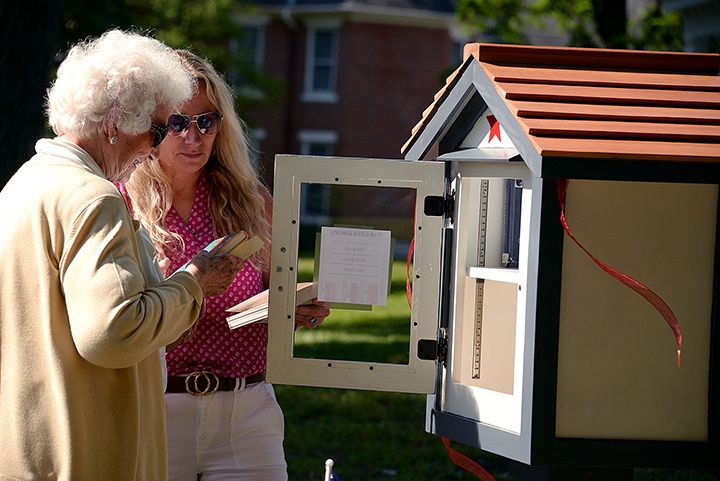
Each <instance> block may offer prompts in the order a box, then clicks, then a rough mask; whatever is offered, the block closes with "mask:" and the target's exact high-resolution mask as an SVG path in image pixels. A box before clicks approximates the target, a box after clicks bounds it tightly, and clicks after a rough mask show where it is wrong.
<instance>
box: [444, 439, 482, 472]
mask: <svg viewBox="0 0 720 481" xmlns="http://www.w3.org/2000/svg"><path fill="white" fill-rule="evenodd" d="M440 439H442V442H443V444H444V445H445V449H447V452H448V454H449V455H450V459H451V460H452V462H453V463H455V464H457V465H458V466H460V467H461V468H463V469H464V470H465V471H469V472H471V473H472V474H474V475H475V476H477V477H478V478H480V479H481V480H482V481H495V478H493V477H492V475H491V474H490V473H488V472H487V471H485V469H484V468H483V467H482V466H480V465H479V464H478V463H476V462H475V461H473V460H472V459H470V458H468V457H467V456H465V455H464V454H462V453H458V452H457V451H455V450H454V449H453V448H451V447H450V440H449V439H448V438H445V437H441V438H440Z"/></svg>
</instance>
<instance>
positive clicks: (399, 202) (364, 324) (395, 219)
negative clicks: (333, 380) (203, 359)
mask: <svg viewBox="0 0 720 481" xmlns="http://www.w3.org/2000/svg"><path fill="white" fill-rule="evenodd" d="M301 192H302V195H303V197H304V198H305V199H306V201H305V202H304V203H303V212H301V215H300V228H299V252H300V259H299V263H298V273H297V280H298V282H309V281H315V282H317V277H318V272H317V269H318V266H317V265H316V262H319V260H318V259H319V251H320V246H319V243H320V237H321V234H320V233H321V230H322V227H323V226H325V227H342V228H350V229H366V230H374V231H378V232H382V233H385V232H389V236H390V238H391V243H390V246H391V249H390V254H389V256H390V259H388V260H387V264H388V266H389V273H388V274H389V282H388V286H385V288H386V289H388V296H387V301H385V303H384V305H366V304H337V303H334V304H332V305H331V314H330V316H329V317H328V318H327V319H326V320H325V322H324V323H323V324H322V325H321V326H320V327H318V328H316V329H298V330H297V331H296V332H295V338H294V350H293V357H298V358H312V359H328V360H347V361H364V362H374V363H389V364H405V365H407V364H408V363H409V352H410V327H411V324H410V323H411V319H410V307H409V306H408V300H407V293H406V274H407V257H408V250H409V246H410V241H411V239H412V236H413V233H414V208H415V193H416V191H415V190H414V189H408V188H399V187H374V186H350V185H334V184H307V183H305V184H302V187H301ZM360 256H361V255H360ZM348 262H349V264H348V266H350V265H353V263H354V262H360V263H361V264H360V265H362V262H364V260H362V259H360V258H359V257H358V255H353V256H351V257H350V258H349V260H348ZM348 270H351V269H348ZM352 276H353V274H348V283H350V282H351V281H352ZM328 333H334V335H333V336H331V337H332V339H334V341H332V342H331V341H330V340H329V337H328V335H327V334H328ZM338 334H340V335H338ZM338 339H339V340H338Z"/></svg>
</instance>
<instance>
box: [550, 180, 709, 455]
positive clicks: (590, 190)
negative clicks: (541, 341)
mask: <svg viewBox="0 0 720 481" xmlns="http://www.w3.org/2000/svg"><path fill="white" fill-rule="evenodd" d="M717 196H718V191H717V186H715V185H689V184H659V183H632V182H609V181H580V180H572V181H571V182H570V186H569V190H568V197H567V219H568V223H569V225H570V228H571V229H572V231H573V233H574V234H575V236H576V237H577V238H578V240H579V241H580V242H581V243H582V244H583V245H584V246H585V247H586V248H587V249H589V250H590V252H592V253H593V255H595V256H596V257H598V258H599V259H600V260H602V261H604V262H605V263H606V264H608V265H609V266H611V267H613V268H615V269H618V270H619V271H621V272H623V273H625V274H627V275H629V276H632V277H634V278H635V279H637V280H638V281H640V282H642V283H643V284H645V285H646V286H648V287H649V288H650V289H652V290H653V291H654V292H655V293H657V294H658V295H659V296H660V297H662V298H663V299H664V301H665V302H666V303H667V304H668V305H669V306H670V308H671V309H672V310H673V311H674V313H675V315H676V316H677V318H678V320H679V322H680V326H681V329H682V332H683V336H684V340H683V355H682V365H681V367H678V366H677V356H676V348H675V337H674V335H673V333H672V331H671V330H670V328H669V327H668V325H667V323H666V322H665V320H664V319H663V318H662V316H661V315H660V314H659V313H658V312H657V311H656V310H655V309H654V308H653V307H652V306H651V305H650V304H649V303H648V302H647V301H646V300H644V299H643V298H642V297H640V295H638V294H636V293H635V292H634V291H632V290H631V289H629V288H628V287H626V286H624V285H623V284H621V283H620V282H618V281H616V280H615V279H613V278H612V277H610V276H609V275H607V274H606V273H605V272H604V271H602V270H601V269H600V268H599V267H597V266H596V265H595V264H594V263H593V262H592V260H591V259H590V258H589V257H588V256H587V255H586V254H585V253H583V252H582V251H581V250H580V249H579V248H578V247H577V246H576V245H575V244H574V243H573V242H572V241H571V240H570V239H569V238H568V237H567V236H566V237H565V243H564V246H565V247H564V250H563V269H562V289H561V308H560V339H559V353H558V359H559V367H558V392H557V394H558V400H557V420H556V422H557V424H556V428H557V435H558V436H559V437H579V438H614V439H634V440H637V439H648V440H682V441H706V440H707V436H708V431H707V425H708V402H707V399H708V370H709V368H708V365H709V341H710V323H711V317H710V316H711V307H712V285H713V263H714V255H715V228H716V226H715V224H716V218H717V202H718V199H717Z"/></svg>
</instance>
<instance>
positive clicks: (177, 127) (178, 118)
mask: <svg viewBox="0 0 720 481" xmlns="http://www.w3.org/2000/svg"><path fill="white" fill-rule="evenodd" d="M222 119H223V116H222V115H221V114H220V112H207V113H204V114H198V115H193V116H192V117H189V116H187V115H185V114H172V115H170V117H168V127H169V128H170V132H169V133H170V135H182V134H184V133H185V132H187V131H188V129H189V128H190V125H191V124H195V126H196V127H197V129H198V130H199V131H200V133H201V134H203V135H213V134H216V133H217V132H218V130H220V126H221V125H222Z"/></svg>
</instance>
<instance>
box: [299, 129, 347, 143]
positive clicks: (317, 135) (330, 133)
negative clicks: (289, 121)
mask: <svg viewBox="0 0 720 481" xmlns="http://www.w3.org/2000/svg"><path fill="white" fill-rule="evenodd" d="M297 138H298V141H299V142H307V143H312V144H337V141H338V133H337V132H336V131H334V130H301V131H299V132H298V134H297Z"/></svg>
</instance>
